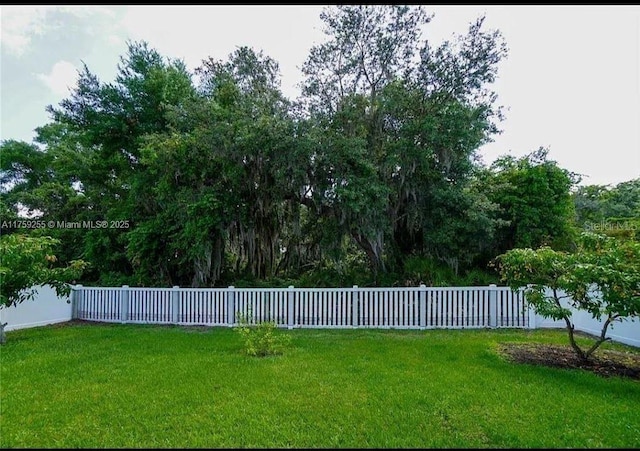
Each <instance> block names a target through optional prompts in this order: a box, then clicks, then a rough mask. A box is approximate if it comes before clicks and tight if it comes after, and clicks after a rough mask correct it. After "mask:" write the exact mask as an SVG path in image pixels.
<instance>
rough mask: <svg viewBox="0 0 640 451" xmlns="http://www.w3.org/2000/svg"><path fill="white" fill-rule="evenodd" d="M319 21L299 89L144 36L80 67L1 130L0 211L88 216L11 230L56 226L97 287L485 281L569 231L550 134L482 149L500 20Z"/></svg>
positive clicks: (247, 66) (372, 12)
mask: <svg viewBox="0 0 640 451" xmlns="http://www.w3.org/2000/svg"><path fill="white" fill-rule="evenodd" d="M321 18H322V20H323V22H324V24H325V33H326V39H325V41H324V42H322V43H320V44H318V45H316V46H314V47H313V48H312V49H311V50H310V53H309V56H308V58H307V60H306V62H305V63H304V65H303V66H302V72H303V75H304V79H303V82H302V94H301V96H300V97H299V98H298V99H288V98H286V97H285V96H284V95H283V93H282V91H281V90H280V75H279V70H278V63H277V62H276V61H274V60H273V59H271V58H270V57H269V56H267V55H265V54H263V53H262V52H261V51H257V50H254V49H251V48H247V47H239V48H237V49H236V51H234V52H233V53H232V54H231V55H229V57H228V58H227V59H226V60H214V59H212V58H208V59H206V60H204V61H203V62H202V64H201V66H200V67H199V68H198V69H196V70H195V71H194V72H193V73H192V72H190V71H189V70H187V68H186V66H185V65H184V63H183V62H182V61H180V60H174V59H170V58H165V57H164V56H162V55H160V54H159V53H158V52H157V51H156V50H154V49H152V48H150V47H149V46H148V45H147V44H146V43H144V42H132V43H130V44H129V48H128V51H127V53H126V55H124V56H122V57H121V61H120V64H119V65H118V73H117V76H116V78H115V80H113V81H112V82H102V81H100V80H99V79H98V77H97V76H96V75H95V74H93V73H92V72H91V71H90V70H89V68H88V67H84V69H83V71H82V72H81V73H80V77H79V80H78V82H77V85H76V86H75V88H74V89H73V91H72V94H71V95H70V96H69V97H68V98H66V99H64V100H63V101H62V102H60V104H59V105H55V106H50V107H49V108H48V111H49V112H50V114H51V122H50V123H48V124H46V125H43V126H42V127H40V128H39V129H37V137H36V140H35V142H34V143H32V144H28V143H24V142H17V141H14V140H6V141H3V142H2V143H1V144H0V146H1V147H0V151H1V152H2V159H1V161H0V185H1V193H0V194H1V196H0V214H1V215H2V217H1V219H2V220H3V221H4V220H7V221H9V224H11V222H10V220H11V219H15V218H18V217H20V216H24V215H25V214H29V215H31V216H33V217H35V218H37V219H40V220H42V221H43V223H46V224H48V223H49V221H54V224H72V225H73V224H76V225H82V226H75V227H64V226H59V227H58V226H57V227H53V228H51V227H46V228H36V229H34V230H30V231H25V230H19V228H15V227H14V228H12V227H5V226H3V230H2V233H3V234H5V235H11V234H14V233H18V232H19V233H24V232H30V234H31V235H33V236H51V237H52V238H54V239H57V240H59V241H60V242H61V243H62V245H61V246H60V249H59V252H58V255H57V256H58V259H59V261H60V263H62V264H68V263H69V262H71V261H73V260H77V259H82V260H84V261H86V262H88V263H90V266H89V267H88V269H87V271H86V272H85V274H84V276H83V278H82V282H83V283H85V284H87V285H89V284H101V285H120V284H125V283H126V284H129V285H134V286H140V285H143V286H144V285H154V286H173V285H180V286H194V287H203V286H221V285H228V284H234V285H236V286H242V285H269V284H271V285H285V284H286V285H289V284H294V285H297V286H302V285H315V286H327V285H329V286H336V285H343V286H344V285H352V284H358V285H363V286H364V285H372V284H373V285H375V284H377V285H406V284H411V285H414V284H417V283H421V282H422V283H426V284H430V285H441V284H456V285H473V284H487V283H489V282H496V281H497V280H498V274H497V273H496V272H495V271H493V270H491V269H490V268H488V267H487V263H488V262H489V261H491V260H492V259H493V258H494V257H495V256H496V255H498V254H500V253H502V252H505V251H506V250H508V249H511V248H512V247H514V246H533V247H536V246H540V245H545V244H546V245H549V246H552V247H554V248H558V249H570V248H571V245H572V239H573V237H574V235H575V227H573V224H574V215H576V214H578V215H583V216H584V212H585V209H584V208H582V207H579V208H576V210H575V211H574V207H573V203H572V197H571V196H572V195H571V189H572V187H573V186H574V185H575V183H576V181H577V179H576V177H575V176H574V174H572V173H570V172H569V171H567V170H565V169H562V168H560V167H558V165H557V164H556V163H555V162H554V161H551V160H549V159H548V158H547V151H546V150H544V149H540V150H539V151H536V152H533V153H531V154H529V155H527V156H525V157H523V158H520V159H515V158H510V157H509V158H502V159H500V160H498V161H497V162H496V163H495V164H494V165H492V166H490V167H485V166H483V165H482V164H481V163H480V158H479V157H481V155H478V149H479V148H480V146H482V145H483V144H484V143H487V142H489V141H490V140H491V139H492V136H493V135H495V134H496V133H498V132H499V129H498V125H499V122H500V120H501V118H502V114H501V108H500V106H499V105H497V104H496V94H495V93H494V92H493V91H492V90H491V85H492V83H493V82H494V81H495V79H496V77H497V70H498V65H499V63H500V61H502V60H503V59H504V58H505V57H506V55H507V48H506V45H505V42H504V40H503V38H502V36H501V34H500V32H499V31H496V30H487V29H486V27H485V25H484V18H482V17H480V18H478V20H476V21H474V22H473V23H471V24H470V26H469V29H468V31H467V32H466V34H463V35H459V36H455V37H453V38H452V39H451V40H448V41H445V42H443V43H442V44H440V45H439V46H434V45H433V44H432V43H430V42H429V41H427V40H425V39H424V38H423V37H422V36H421V31H422V30H423V29H424V27H428V26H429V23H430V22H431V20H432V19H433V16H431V15H429V14H427V13H426V11H425V10H424V8H422V7H417V6H412V7H408V6H383V5H376V6H353V5H351V6H350V5H346V6H335V7H329V8H326V9H325V10H324V12H323V13H322V16H321ZM633 186H635V187H636V188H635V191H633V192H634V193H636V194H637V185H633ZM633 186H630V187H631V188H633ZM578 196H579V195H578ZM636 198H637V196H636ZM574 199H578V197H575V196H574ZM616 199H617V198H616ZM629 199H631V200H629ZM632 199H633V195H630V196H627V195H625V196H622V197H621V198H620V200H616V201H615V202H617V204H621V205H622V204H624V205H625V206H629V205H632V203H633V200H632ZM576 202H577V200H576ZM630 202H631V203H630ZM617 204H616V205H617ZM576 205H577V204H576ZM634 205H636V207H629V208H636V210H634V211H635V212H636V213H637V202H636V204H634ZM607 208H608V207H607ZM625 208H626V207H625ZM606 211H607V213H606V214H607V215H609V214H616V215H627V214H630V213H629V210H628V208H627V209H626V210H625V209H622V210H621V209H613V210H611V211H612V213H609V210H606ZM603 214H605V213H603ZM583 216H581V217H583ZM96 225H97V226H96Z"/></svg>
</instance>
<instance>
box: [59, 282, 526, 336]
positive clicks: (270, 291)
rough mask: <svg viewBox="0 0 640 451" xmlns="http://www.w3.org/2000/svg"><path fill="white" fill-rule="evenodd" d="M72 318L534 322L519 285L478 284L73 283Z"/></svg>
mask: <svg viewBox="0 0 640 451" xmlns="http://www.w3.org/2000/svg"><path fill="white" fill-rule="evenodd" d="M72 303H73V306H72V309H73V310H72V311H73V317H74V318H77V319H83V320H89V321H105V322H125V323H155V324H181V325H210V326H233V325H236V324H238V321H240V320H241V319H244V320H246V321H248V322H249V323H251V324H257V323H260V322H264V321H274V322H275V323H276V324H277V325H278V326H280V327H288V328H299V327H304V328H312V327H316V328H355V327H357V328H398V329H432V328H452V329H463V328H465V329H466V328H485V327H518V328H529V327H534V325H533V323H534V321H533V320H532V319H531V318H532V315H533V311H532V310H530V309H528V308H527V305H526V303H525V299H524V295H523V293H522V291H512V290H511V289H510V288H508V287H498V286H495V285H490V286H486V287H426V286H424V285H420V286H419V287H409V288H366V287H358V286H353V287H351V288H348V287H347V288H294V287H288V288H234V287H228V288H180V287H173V288H137V287H128V286H126V285H125V286H122V287H83V286H81V285H78V286H75V287H74V289H73V296H72Z"/></svg>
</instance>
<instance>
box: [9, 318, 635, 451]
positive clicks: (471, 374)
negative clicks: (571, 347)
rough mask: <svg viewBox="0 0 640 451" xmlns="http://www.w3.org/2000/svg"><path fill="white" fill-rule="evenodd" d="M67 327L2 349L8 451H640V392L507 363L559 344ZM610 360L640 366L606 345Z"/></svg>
mask: <svg viewBox="0 0 640 451" xmlns="http://www.w3.org/2000/svg"><path fill="white" fill-rule="evenodd" d="M286 333H289V334H291V336H292V342H291V345H290V347H289V348H288V349H287V351H286V352H285V354H284V355H281V356H276V357H267V358H253V357H248V356H245V355H243V353H242V342H241V339H240V337H239V335H238V334H236V333H235V332H234V331H233V330H231V329H229V328H205V327H189V328H186V327H180V326H142V325H131V324H128V325H121V324H88V323H82V322H74V323H66V324H63V325H58V326H47V327H39V328H34V329H25V330H19V331H14V332H9V333H8V334H7V338H8V340H7V344H6V345H4V346H2V347H0V359H1V360H0V363H1V365H0V410H1V418H0V446H1V447H2V448H12V447H42V448H52V447H65V448H78V447H81V448H104V447H109V448H123V447H132V448H142V447H144V448H151V447H164V448H179V447H185V448H196V447H206V448H215V447H225V448H226V447H245V448H255V447H263V448H265V447H278V448H290V447H301V448H341V447H357V448H378V447H379V448H416V447H418V448H429V447H440V448H451V447H501V448H512V447H514V448H531V447H551V448H561V447H571V448H599V447H610V448H620V447H630V448H638V447H640V415H639V413H640V408H639V406H640V382H639V381H638V380H634V379H630V378H623V377H617V376H616V377H603V376H599V375H596V374H593V373H591V372H587V371H584V370H580V369H560V368H549V367H544V366H534V365H529V364H519V363H511V362H509V361H508V360H506V358H505V357H503V356H502V355H501V354H500V349H501V348H502V346H503V344H504V343H539V344H556V345H565V343H566V333H565V331H563V330H544V329H543V330H531V331H528V330H507V329H498V330H428V331H398V330H319V329H304V330H297V329H296V330H291V331H286ZM603 347H604V349H608V350H612V349H616V350H623V351H625V352H630V353H633V354H635V355H638V354H640V350H638V349H634V348H631V347H626V346H622V345H616V344H611V343H607V344H605V345H604V346H603Z"/></svg>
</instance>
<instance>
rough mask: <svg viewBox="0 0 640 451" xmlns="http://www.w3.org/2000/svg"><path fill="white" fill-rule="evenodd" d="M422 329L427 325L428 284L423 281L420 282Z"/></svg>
mask: <svg viewBox="0 0 640 451" xmlns="http://www.w3.org/2000/svg"><path fill="white" fill-rule="evenodd" d="M418 295H419V296H420V329H425V328H426V327H427V286H426V285H425V284H423V283H421V284H420V291H419V292H418Z"/></svg>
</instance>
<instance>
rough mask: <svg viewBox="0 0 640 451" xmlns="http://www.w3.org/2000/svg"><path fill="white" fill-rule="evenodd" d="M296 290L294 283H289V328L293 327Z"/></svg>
mask: <svg viewBox="0 0 640 451" xmlns="http://www.w3.org/2000/svg"><path fill="white" fill-rule="evenodd" d="M294 295H295V293H294V291H293V285H289V290H288V291H287V327H288V328H289V329H293V323H294V318H293V299H294Z"/></svg>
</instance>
